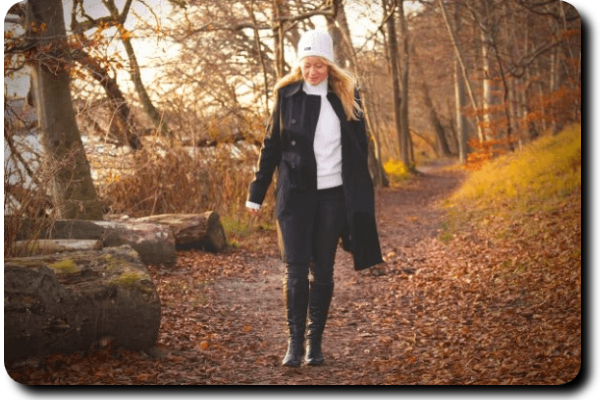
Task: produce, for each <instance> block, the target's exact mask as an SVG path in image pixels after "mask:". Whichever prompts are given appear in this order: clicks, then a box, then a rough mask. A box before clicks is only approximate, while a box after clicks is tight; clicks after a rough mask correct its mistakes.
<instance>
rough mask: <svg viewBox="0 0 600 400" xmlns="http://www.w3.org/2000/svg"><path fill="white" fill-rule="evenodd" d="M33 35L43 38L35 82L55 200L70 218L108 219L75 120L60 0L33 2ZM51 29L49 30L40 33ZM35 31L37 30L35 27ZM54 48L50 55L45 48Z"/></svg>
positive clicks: (30, 14)
mask: <svg viewBox="0 0 600 400" xmlns="http://www.w3.org/2000/svg"><path fill="white" fill-rule="evenodd" d="M27 20H28V23H27V27H28V30H29V32H28V36H30V37H35V38H36V39H37V49H38V53H37V54H36V56H35V57H36V60H35V64H34V66H33V68H32V69H33V79H32V81H33V83H34V91H35V98H36V99H35V103H36V110H37V114H38V121H39V124H40V128H41V132H42V134H41V136H42V138H41V139H42V140H41V142H42V145H43V147H44V151H45V153H46V155H47V156H48V159H49V162H50V164H51V165H50V166H49V168H53V169H55V171H56V172H55V173H54V174H53V176H52V197H53V199H54V205H55V207H56V208H57V210H58V215H59V216H60V217H61V218H66V219H74V218H79V219H91V220H99V219H102V207H101V204H100V202H99V201H98V198H97V195H96V189H95V188H94V184H93V182H92V176H91V171H90V165H89V163H88V160H87V158H86V155H85V151H84V148H83V143H82V142H81V135H80V133H79V129H78V127H77V123H76V122H75V111H74V109H73V102H72V100H71V91H70V77H69V72H68V70H67V65H66V63H65V54H64V52H65V51H66V50H65V49H66V48H67V44H66V32H65V23H64V18H63V8H62V2H61V1H60V0H51V1H50V0H29V1H28V2H27ZM42 25H45V26H46V29H39V27H40V26H42ZM34 28H35V29H34ZM44 47H46V48H49V50H47V51H43V50H41V49H42V48H44Z"/></svg>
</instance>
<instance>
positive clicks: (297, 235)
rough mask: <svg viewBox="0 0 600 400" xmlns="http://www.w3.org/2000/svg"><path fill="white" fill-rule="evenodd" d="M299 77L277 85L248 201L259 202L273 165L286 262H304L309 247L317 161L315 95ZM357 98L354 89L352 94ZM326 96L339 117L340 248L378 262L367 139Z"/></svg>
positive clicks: (360, 262)
mask: <svg viewBox="0 0 600 400" xmlns="http://www.w3.org/2000/svg"><path fill="white" fill-rule="evenodd" d="M302 84H303V81H299V82H296V83H292V84H290V85H288V86H285V87H283V88H281V89H279V92H278V93H277V100H276V104H275V108H274V110H273V113H272V115H271V121H270V123H269V126H268V128H267V132H266V134H265V138H264V141H263V145H262V148H261V151H260V157H259V160H258V166H257V171H256V174H255V178H254V180H253V181H252V183H251V184H250V188H249V194H248V201H251V202H253V203H257V204H262V202H263V200H264V198H265V194H266V192H267V189H268V187H269V185H270V183H271V180H272V177H273V173H274V171H275V169H276V168H278V169H279V175H278V178H277V187H276V192H275V193H276V202H277V203H276V214H277V220H278V223H279V226H280V229H281V233H282V236H283V244H284V250H285V251H282V256H283V257H284V261H286V262H294V263H308V262H309V261H310V258H311V254H307V251H306V249H311V248H312V249H314V246H312V243H310V240H311V237H313V236H314V235H311V234H310V233H311V232H309V231H310V229H311V227H312V220H311V218H310V216H313V215H315V209H316V202H317V201H316V199H317V196H316V195H317V162H316V159H315V154H314V150H313V142H314V138H315V130H316V127H317V119H318V116H319V112H320V107H321V97H320V96H315V95H308V94H306V93H305V92H304V91H303V90H302ZM355 95H356V97H357V99H358V92H357V93H356V94H355ZM327 99H328V100H329V102H330V103H331V106H332V108H333V110H334V111H335V113H336V115H337V117H338V118H339V120H340V126H341V135H342V181H343V190H344V197H345V201H346V211H347V219H346V224H345V227H344V232H343V234H342V242H343V247H344V249H345V250H347V251H350V252H351V253H352V255H353V258H354V268H355V269H356V270H362V269H365V268H368V267H371V266H373V265H375V264H379V263H382V262H383V260H382V257H381V248H380V245H379V236H378V234H377V225H376V221H375V199H374V197H375V196H374V190H373V183H372V181H371V176H370V174H369V169H368V166H367V157H368V150H367V149H368V147H367V146H368V142H367V136H366V132H365V124H364V120H363V119H362V118H361V119H359V120H358V121H354V120H352V121H348V119H347V118H346V115H345V113H344V109H343V106H342V102H341V101H340V99H339V97H338V96H337V95H336V94H335V93H334V92H333V91H332V90H331V88H329V91H328V94H327Z"/></svg>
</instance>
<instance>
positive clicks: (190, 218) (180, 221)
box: [134, 211, 227, 252]
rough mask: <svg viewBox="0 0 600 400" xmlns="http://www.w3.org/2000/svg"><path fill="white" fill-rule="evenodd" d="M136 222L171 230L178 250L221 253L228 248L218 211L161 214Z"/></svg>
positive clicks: (137, 219) (139, 219) (138, 219)
mask: <svg viewBox="0 0 600 400" xmlns="http://www.w3.org/2000/svg"><path fill="white" fill-rule="evenodd" d="M134 221H136V222H141V223H152V224H161V225H166V226H168V227H169V228H171V231H172V232H173V236H174V237H175V246H176V248H177V249H178V250H183V249H191V248H195V249H203V250H206V251H211V252H220V251H223V250H225V249H226V248H227V237H226V235H225V230H224V229H223V226H222V225H221V222H220V220H219V214H218V213H217V212H216V211H207V212H205V213H203V214H159V215H152V216H149V217H142V218H136V219H135V220H134Z"/></svg>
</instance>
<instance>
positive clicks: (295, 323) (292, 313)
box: [282, 277, 308, 367]
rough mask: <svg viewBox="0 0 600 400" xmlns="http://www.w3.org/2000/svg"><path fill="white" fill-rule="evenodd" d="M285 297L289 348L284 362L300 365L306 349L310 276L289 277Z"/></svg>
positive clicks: (289, 365) (291, 365) (290, 365)
mask: <svg viewBox="0 0 600 400" xmlns="http://www.w3.org/2000/svg"><path fill="white" fill-rule="evenodd" d="M284 299H285V307H286V313H287V324H288V349H287V353H286V355H285V358H284V359H283V362H282V364H283V365H285V366H287V367H298V366H300V363H301V362H302V354H303V351H304V331H305V330H306V314H307V310H308V278H295V277H287V278H286V280H285V285H284Z"/></svg>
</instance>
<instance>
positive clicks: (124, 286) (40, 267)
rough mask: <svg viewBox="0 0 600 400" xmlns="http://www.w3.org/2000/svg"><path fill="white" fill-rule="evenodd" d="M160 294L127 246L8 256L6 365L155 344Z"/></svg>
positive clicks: (138, 347)
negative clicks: (32, 358) (75, 353)
mask: <svg viewBox="0 0 600 400" xmlns="http://www.w3.org/2000/svg"><path fill="white" fill-rule="evenodd" d="M160 315H161V309H160V299H159V297H158V294H157V292H156V288H155V287H154V284H153V283H152V279H151V277H150V275H149V274H148V271H147V269H146V268H145V267H144V266H143V265H142V264H141V263H140V261H139V258H138V256H137V254H136V252H135V251H133V250H132V249H131V248H130V247H129V246H123V247H119V248H111V249H104V250H90V251H82V252H74V253H63V254H59V255H47V256H38V257H24V258H9V259H6V260H4V362H5V363H8V364H11V363H13V362H15V361H19V360H23V359H26V358H28V357H45V356H47V355H50V354H53V353H72V352H76V351H90V350H96V349H98V347H102V346H105V345H108V344H111V345H112V346H113V348H114V349H116V348H120V347H122V348H127V349H132V350H145V349H151V348H152V347H153V346H154V345H155V343H156V339H157V337H158V330H159V327H160Z"/></svg>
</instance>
